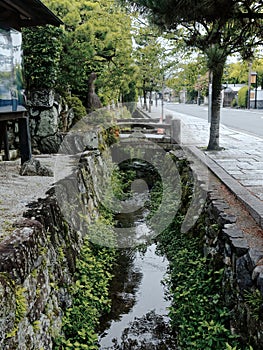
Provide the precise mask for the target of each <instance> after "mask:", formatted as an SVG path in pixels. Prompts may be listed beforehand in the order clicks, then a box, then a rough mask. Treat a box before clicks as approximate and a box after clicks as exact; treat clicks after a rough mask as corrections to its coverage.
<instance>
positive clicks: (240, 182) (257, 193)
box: [139, 104, 263, 228]
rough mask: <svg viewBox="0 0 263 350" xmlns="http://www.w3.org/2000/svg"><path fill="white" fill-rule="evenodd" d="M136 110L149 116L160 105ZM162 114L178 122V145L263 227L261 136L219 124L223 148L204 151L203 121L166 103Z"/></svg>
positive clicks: (205, 125) (206, 130) (157, 113)
mask: <svg viewBox="0 0 263 350" xmlns="http://www.w3.org/2000/svg"><path fill="white" fill-rule="evenodd" d="M139 109H140V110H141V111H142V112H143V113H144V114H145V115H146V116H148V117H150V118H160V116H161V108H160V107H153V108H152V111H151V113H148V112H145V111H144V110H142V109H141V108H140V107H139ZM166 115H171V116H172V117H173V119H179V120H180V121H181V142H182V145H183V146H184V147H187V148H188V149H189V150H190V151H191V152H192V153H193V154H194V155H195V156H196V157H198V158H199V159H201V160H202V161H203V162H205V164H206V166H207V167H208V168H209V169H210V170H211V171H212V172H213V173H214V174H215V175H216V176H217V177H218V178H219V179H220V180H221V181H222V182H223V183H224V184H225V185H226V186H227V187H228V188H229V189H230V190H231V192H232V193H234V194H235V196H236V197H237V198H238V199H239V200H240V201H241V202H242V203H243V204H244V205H245V206H246V208H247V210H248V211H249V212H250V214H251V216H252V217H253V218H254V219H255V221H256V222H257V223H258V224H259V225H260V226H261V227H262V228H263V139H261V138H259V137H255V136H252V135H247V134H244V133H242V132H238V131H236V130H232V129H230V128H227V127H225V126H223V125H221V127H220V145H221V146H222V147H223V148H224V149H223V150H221V151H213V152H207V151H205V147H206V146H207V144H208V139H209V124H208V123H207V121H205V120H203V119H199V118H196V117H192V116H189V115H186V114H182V113H177V112H175V111H172V110H169V104H167V105H165V108H164V116H166ZM204 155H205V157H204Z"/></svg>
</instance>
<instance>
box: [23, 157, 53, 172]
mask: <svg viewBox="0 0 263 350" xmlns="http://www.w3.org/2000/svg"><path fill="white" fill-rule="evenodd" d="M20 175H22V176H54V174H53V171H52V170H51V169H49V168H48V167H46V166H43V165H41V164H40V161H39V160H37V159H34V158H32V159H30V160H28V161H27V162H25V163H24V164H23V165H22V166H21V169H20Z"/></svg>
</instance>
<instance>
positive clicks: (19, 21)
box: [0, 0, 63, 164]
mask: <svg viewBox="0 0 263 350" xmlns="http://www.w3.org/2000/svg"><path fill="white" fill-rule="evenodd" d="M46 24H50V25H54V26H59V25H60V24H63V22H62V21H61V20H60V19H59V18H58V17H56V16H55V15H54V13H53V12H51V11H50V10H49V9H48V8H47V7H46V6H45V5H44V4H43V3H42V2H41V1H40V0H1V2H0V30H1V29H2V30H3V31H6V32H8V31H9V32H11V31H12V30H13V29H15V30H16V31H21V28H22V27H34V26H43V25H46ZM3 50H4V49H3ZM0 54H1V53H0ZM0 101H1V99H0ZM2 102H3V101H2ZM26 112H27V111H26V109H25V108H24V107H23V106H18V107H16V108H12V106H2V105H0V151H1V148H2V144H4V152H5V160H9V159H10V158H9V144H8V134H7V123H8V122H9V121H15V122H17V123H18V130H19V143H20V155H21V163H22V164H23V163H24V162H26V161H28V160H30V159H31V157H32V151H31V140H30V132H29V121H28V115H27V113H26Z"/></svg>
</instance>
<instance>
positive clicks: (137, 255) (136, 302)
mask: <svg viewBox="0 0 263 350" xmlns="http://www.w3.org/2000/svg"><path fill="white" fill-rule="evenodd" d="M145 215H146V214H145V212H141V213H140V214H139V213H138V212H137V213H136V214H134V213H132V214H125V215H124V216H122V214H121V216H119V217H118V220H119V223H120V225H124V226H127V225H129V226H130V225H132V223H133V225H134V230H135V234H137V235H138V234H139V235H140V236H143V237H147V236H151V234H150V232H149V230H150V229H149V228H148V227H147V224H146V221H145ZM167 266H168V262H167V260H166V259H165V258H164V257H162V256H158V255H157V254H156V245H155V244H150V245H149V246H148V247H147V248H146V250H145V251H144V252H142V251H140V250H139V249H137V250H132V249H126V250H120V256H119V259H118V262H117V265H116V268H115V271H114V272H115V278H114V280H113V281H112V288H111V299H112V310H111V313H110V314H109V315H107V316H106V317H105V316H104V317H103V323H102V325H101V335H100V341H99V345H100V349H125V348H126V347H125V346H123V345H120V344H121V343H122V342H123V337H126V338H127V337H128V338H130V339H129V341H131V337H132V336H131V335H129V336H127V332H128V330H127V329H128V328H129V327H131V329H132V327H134V324H135V323H136V322H137V323H138V322H139V321H138V319H140V318H142V320H143V319H144V318H145V317H147V316H146V315H149V314H151V312H153V313H154V315H156V316H155V318H156V319H157V318H158V315H160V316H161V317H162V318H163V317H165V318H166V321H167V314H168V307H169V305H170V304H169V301H167V300H166V298H165V290H164V286H163V284H162V280H163V278H164V277H165V273H166V270H167ZM142 322H143V323H144V322H145V321H142ZM154 322H155V321H154ZM132 324H133V326H132ZM139 324H140V322H139ZM151 327H152V326H151ZM136 328H138V327H137V326H136ZM133 332H134V329H133ZM142 333H143V332H142ZM136 337H137V336H136ZM143 337H147V335H146V334H144V335H143V334H142V338H143ZM136 341H137V340H136ZM133 348H134V349H136V347H133ZM137 348H138V349H139V347H137Z"/></svg>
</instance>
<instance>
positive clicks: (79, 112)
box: [66, 95, 87, 124]
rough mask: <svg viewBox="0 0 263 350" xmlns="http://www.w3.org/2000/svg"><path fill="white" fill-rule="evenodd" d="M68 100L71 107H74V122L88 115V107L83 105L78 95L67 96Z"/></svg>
mask: <svg viewBox="0 0 263 350" xmlns="http://www.w3.org/2000/svg"><path fill="white" fill-rule="evenodd" d="M66 102H67V104H68V106H69V108H72V109H73V113H74V119H73V124H75V123H77V122H78V121H79V120H80V119H81V118H83V117H85V116H86V115H87V111H86V108H85V107H84V106H83V104H82V102H81V100H80V99H79V98H78V97H77V96H69V95H68V96H67V97H66Z"/></svg>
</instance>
